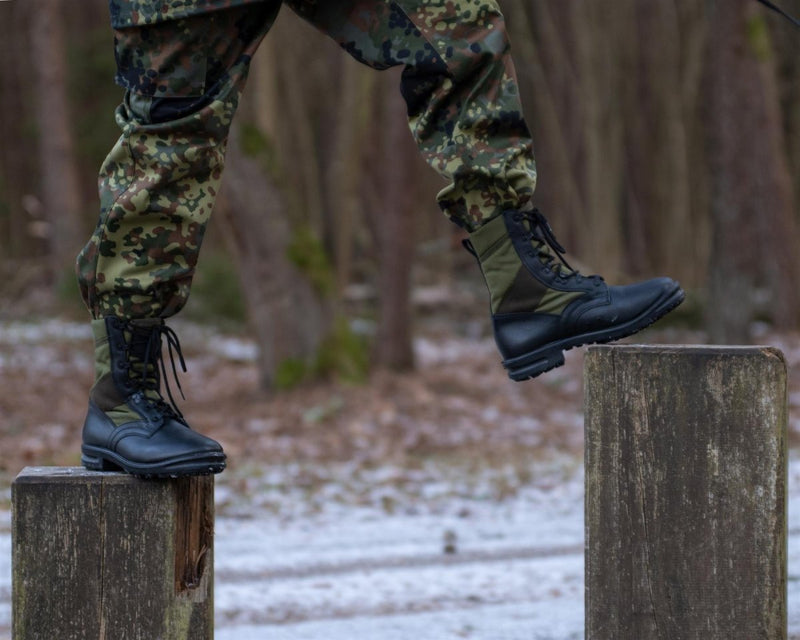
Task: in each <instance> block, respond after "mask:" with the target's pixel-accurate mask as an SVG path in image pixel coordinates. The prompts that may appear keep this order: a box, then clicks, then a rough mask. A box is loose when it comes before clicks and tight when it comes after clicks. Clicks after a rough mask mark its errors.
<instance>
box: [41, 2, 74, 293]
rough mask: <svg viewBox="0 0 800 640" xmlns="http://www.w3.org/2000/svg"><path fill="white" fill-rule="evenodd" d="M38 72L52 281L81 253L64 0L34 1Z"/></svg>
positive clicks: (43, 186) (42, 159) (67, 269)
mask: <svg viewBox="0 0 800 640" xmlns="http://www.w3.org/2000/svg"><path fill="white" fill-rule="evenodd" d="M29 2H30V5H29V7H30V11H31V23H30V28H31V40H30V42H31V52H32V57H33V59H34V60H35V65H34V68H35V69H36V87H37V99H36V120H37V124H38V129H39V162H40V167H41V188H42V198H41V200H42V206H43V211H44V217H45V219H46V220H47V222H48V223H49V227H50V228H49V234H48V239H49V243H50V268H51V275H52V277H53V279H54V280H55V281H58V280H59V279H60V278H61V277H62V276H64V274H65V273H66V272H71V271H72V269H73V266H72V265H73V264H74V260H75V255H76V254H77V252H78V250H79V248H80V240H79V233H80V230H81V228H82V226H81V223H80V189H79V179H78V172H77V169H76V158H75V151H74V146H75V145H74V141H73V138H72V131H71V125H70V119H69V105H68V99H67V65H66V59H67V52H66V47H65V42H64V30H63V19H62V16H61V15H60V8H61V2H60V1H59V0H29Z"/></svg>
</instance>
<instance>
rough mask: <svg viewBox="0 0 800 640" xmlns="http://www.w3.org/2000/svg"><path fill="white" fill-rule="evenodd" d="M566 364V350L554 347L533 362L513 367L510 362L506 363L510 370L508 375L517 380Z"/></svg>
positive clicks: (532, 376)
mask: <svg viewBox="0 0 800 640" xmlns="http://www.w3.org/2000/svg"><path fill="white" fill-rule="evenodd" d="M525 359H528V358H525ZM563 364H564V352H563V351H561V349H554V350H551V351H550V352H548V353H543V354H542V355H541V357H539V358H536V359H535V360H533V362H526V363H525V364H524V365H520V366H517V367H513V366H511V365H510V363H504V365H505V367H506V369H507V370H508V377H509V378H511V379H512V380H514V381H515V382H521V381H522V380H528V379H530V378H535V377H536V376H538V375H539V374H542V373H544V372H545V371H550V369H555V368H556V367H560V366H561V365H563Z"/></svg>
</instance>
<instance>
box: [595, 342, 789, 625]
mask: <svg viewBox="0 0 800 640" xmlns="http://www.w3.org/2000/svg"><path fill="white" fill-rule="evenodd" d="M585 389H586V391H585V394H586V397H585V410H586V453H585V455H586V638H587V640H621V639H625V640H627V639H634V638H635V639H636V640H676V639H687V640H688V639H694V638H720V639H721V638H725V640H780V639H781V638H786V580H787V575H786V430H787V411H788V409H787V370H786V362H785V361H784V358H783V356H782V354H781V353H780V352H779V351H777V350H775V349H772V348H768V347H763V348H761V347H752V348H749V347H739V348H736V347H718V348H714V347H641V346H626V347H593V348H591V349H590V350H589V353H588V356H587V360H586V365H585Z"/></svg>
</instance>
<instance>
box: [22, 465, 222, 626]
mask: <svg viewBox="0 0 800 640" xmlns="http://www.w3.org/2000/svg"><path fill="white" fill-rule="evenodd" d="M213 487H214V479H213V477H197V478H183V479H178V480H139V479H136V478H133V477H131V476H128V475H125V474H117V473H96V472H90V471H86V470H84V469H80V468H59V467H41V468H30V467H29V468H27V469H25V470H23V471H22V473H20V475H19V476H18V477H17V479H16V480H15V481H14V484H13V486H12V511H13V513H12V538H13V542H12V556H13V594H12V599H13V627H14V637H15V638H17V639H18V640H37V639H39V638H42V639H44V638H61V639H64V640H86V639H88V638H97V639H99V640H154V639H155V638H164V639H167V638H168V639H170V640H181V639H185V640H204V639H210V638H212V637H213V578H212V576H213V499H214V498H213Z"/></svg>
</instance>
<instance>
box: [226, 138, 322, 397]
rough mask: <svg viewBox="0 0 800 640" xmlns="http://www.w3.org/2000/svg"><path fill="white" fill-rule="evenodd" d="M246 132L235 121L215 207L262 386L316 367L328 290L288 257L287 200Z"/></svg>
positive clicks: (270, 387)
mask: <svg viewBox="0 0 800 640" xmlns="http://www.w3.org/2000/svg"><path fill="white" fill-rule="evenodd" d="M242 135H243V134H242V130H241V125H234V128H233V130H232V131H231V136H230V140H229V142H228V152H227V159H226V165H227V169H226V173H225V187H224V196H225V197H224V203H223V206H221V207H219V208H218V209H219V214H220V215H221V216H222V217H223V219H224V222H225V224H224V225H223V227H224V228H225V229H226V231H227V234H228V241H229V246H230V248H231V253H232V255H233V256H234V258H235V260H236V262H237V267H238V271H239V277H240V280H241V282H242V289H243V291H244V295H245V299H246V303H247V307H248V316H249V318H250V323H251V325H252V329H253V333H254V335H255V338H256V342H257V344H258V348H259V357H258V368H259V373H260V377H261V384H262V387H263V388H264V389H272V388H273V387H274V386H275V384H276V378H277V376H278V374H279V373H280V371H281V368H282V367H285V366H291V367H297V366H299V367H301V368H305V369H310V368H313V365H314V363H315V359H316V356H317V352H318V349H319V346H320V344H321V342H322V340H323V338H324V337H325V336H327V335H328V333H329V330H330V325H331V313H330V308H329V304H328V302H327V300H326V296H325V295H324V293H323V292H320V291H318V290H316V289H315V288H314V286H313V284H312V282H311V281H310V280H309V278H308V277H307V275H306V274H304V273H303V272H302V271H301V270H300V269H299V268H298V266H297V265H296V264H294V263H293V262H292V261H291V260H290V258H289V246H290V243H291V242H292V230H291V227H290V224H289V220H288V216H287V213H286V204H285V200H284V197H283V195H282V194H281V191H280V189H279V188H278V186H277V185H276V183H275V180H274V178H273V177H272V176H270V175H269V173H268V172H267V171H265V170H264V165H263V163H262V160H263V158H259V155H258V154H252V153H251V155H245V153H244V151H243V149H242V144H241V140H240V137H241V136H242ZM250 135H253V134H250ZM294 381H295V382H296V380H294Z"/></svg>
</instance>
